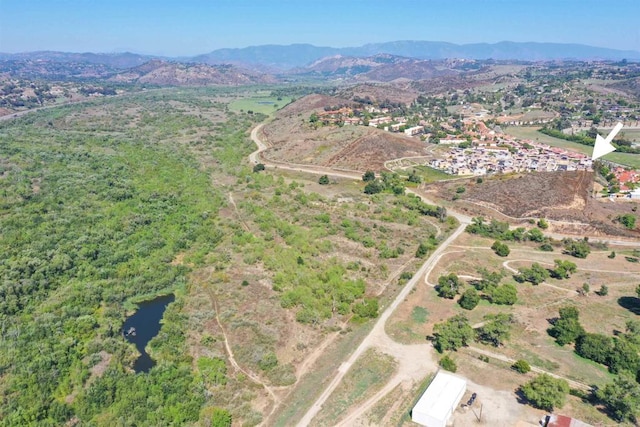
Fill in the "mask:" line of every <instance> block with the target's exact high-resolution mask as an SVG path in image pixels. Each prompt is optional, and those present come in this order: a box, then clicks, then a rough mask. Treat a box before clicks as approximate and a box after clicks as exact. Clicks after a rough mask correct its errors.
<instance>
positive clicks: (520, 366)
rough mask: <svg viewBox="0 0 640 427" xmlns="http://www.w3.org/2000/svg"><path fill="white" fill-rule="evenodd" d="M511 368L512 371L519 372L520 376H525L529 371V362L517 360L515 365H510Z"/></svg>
mask: <svg viewBox="0 0 640 427" xmlns="http://www.w3.org/2000/svg"><path fill="white" fill-rule="evenodd" d="M511 367H512V368H513V369H514V370H516V371H518V372H520V373H521V374H526V373H527V372H530V371H531V366H530V365H529V362H527V361H526V360H523V359H520V360H517V361H516V363H514V364H513V365H511Z"/></svg>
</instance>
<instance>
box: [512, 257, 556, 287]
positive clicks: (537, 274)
mask: <svg viewBox="0 0 640 427" xmlns="http://www.w3.org/2000/svg"><path fill="white" fill-rule="evenodd" d="M518 272H519V273H520V274H519V275H518V276H516V279H517V280H518V281H522V282H530V283H531V284H533V285H539V284H540V283H542V282H544V281H545V280H547V279H548V278H549V272H548V271H547V269H546V268H544V267H543V266H541V265H540V264H538V263H537V262H534V263H533V264H531V268H525V267H522V268H519V269H518Z"/></svg>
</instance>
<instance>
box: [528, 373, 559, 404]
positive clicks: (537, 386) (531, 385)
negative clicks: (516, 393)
mask: <svg viewBox="0 0 640 427" xmlns="http://www.w3.org/2000/svg"><path fill="white" fill-rule="evenodd" d="M520 391H521V392H522V395H523V396H524V397H525V398H526V399H527V400H528V401H529V402H530V403H531V404H532V405H533V406H535V407H536V408H540V409H544V410H545V411H553V409H554V408H559V407H561V406H563V405H564V402H565V400H566V398H567V394H568V393H569V384H568V383H567V382H566V381H565V380H563V379H556V378H553V377H552V376H551V375H548V374H541V375H538V376H537V377H536V378H534V379H533V380H531V381H529V382H528V383H526V384H524V385H522V386H521V387H520Z"/></svg>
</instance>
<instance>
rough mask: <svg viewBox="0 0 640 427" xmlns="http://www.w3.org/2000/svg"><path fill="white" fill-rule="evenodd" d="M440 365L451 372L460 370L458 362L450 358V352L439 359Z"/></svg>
mask: <svg viewBox="0 0 640 427" xmlns="http://www.w3.org/2000/svg"><path fill="white" fill-rule="evenodd" d="M438 365H440V366H441V367H442V369H445V370H447V371H449V372H455V371H457V370H458V366H457V365H456V362H455V361H454V360H453V359H452V358H450V357H449V355H448V354H446V355H444V356H442V357H441V358H440V360H439V361H438Z"/></svg>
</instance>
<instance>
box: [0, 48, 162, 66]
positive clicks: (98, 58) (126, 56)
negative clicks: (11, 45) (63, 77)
mask: <svg viewBox="0 0 640 427" xmlns="http://www.w3.org/2000/svg"><path fill="white" fill-rule="evenodd" d="M155 58H159V57H157V56H155V57H154V56H150V55H139V54H137V53H131V52H121V53H92V52H85V53H74V52H55V51H37V52H23V53H0V60H3V61H8V60H18V61H27V60H28V61H52V62H78V63H81V62H83V63H89V64H100V65H106V66H109V67H112V68H117V69H127V68H131V67H135V66H138V65H142V64H144V63H145V62H148V61H149V60H151V59H155Z"/></svg>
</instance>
